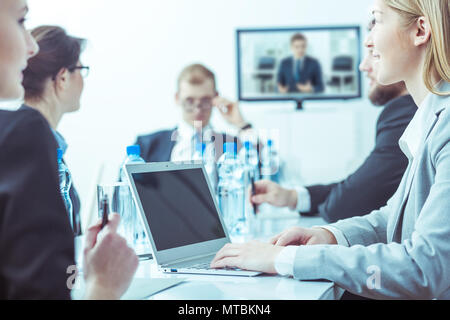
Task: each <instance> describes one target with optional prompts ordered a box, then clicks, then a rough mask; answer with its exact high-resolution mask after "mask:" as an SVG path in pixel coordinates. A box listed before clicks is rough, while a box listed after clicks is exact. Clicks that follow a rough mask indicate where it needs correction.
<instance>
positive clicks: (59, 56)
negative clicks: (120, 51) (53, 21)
mask: <svg viewBox="0 0 450 320" xmlns="http://www.w3.org/2000/svg"><path fill="white" fill-rule="evenodd" d="M31 35H32V36H33V38H34V39H35V40H36V42H37V44H38V46H39V52H38V54H37V55H36V56H34V57H32V58H31V59H29V60H28V67H27V68H26V69H25V71H24V74H23V87H24V88H25V99H40V98H42V95H43V93H44V89H45V81H46V80H48V79H49V78H53V77H55V76H56V75H57V74H58V72H59V71H60V70H61V69H63V68H72V67H75V66H76V64H77V63H78V61H79V60H80V55H81V53H82V51H83V49H84V47H85V44H86V40H85V39H81V38H75V37H71V36H69V35H68V34H67V32H66V31H65V30H64V29H63V28H61V27H58V26H40V27H37V28H35V29H33V30H32V31H31Z"/></svg>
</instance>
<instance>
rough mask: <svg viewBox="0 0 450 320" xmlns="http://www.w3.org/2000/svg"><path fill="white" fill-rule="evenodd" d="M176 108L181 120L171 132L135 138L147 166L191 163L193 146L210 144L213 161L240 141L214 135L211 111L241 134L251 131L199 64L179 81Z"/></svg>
mask: <svg viewBox="0 0 450 320" xmlns="http://www.w3.org/2000/svg"><path fill="white" fill-rule="evenodd" d="M175 101H176V104H177V105H178V106H179V108H180V111H181V113H182V119H181V121H180V122H179V123H178V125H177V127H176V128H175V129H172V130H165V131H158V132H156V133H152V134H149V135H145V136H140V137H138V138H137V141H136V144H138V145H140V147H141V156H142V158H143V159H144V160H145V161H146V162H161V161H190V160H192V159H193V157H194V153H195V152H196V145H198V144H200V143H205V144H209V143H213V145H214V147H215V155H216V160H218V159H219V158H220V156H221V155H222V153H223V143H224V142H236V144H237V147H238V150H239V148H240V146H241V144H240V142H239V139H238V138H236V137H232V136H229V135H226V134H222V133H217V132H215V131H214V129H213V128H212V127H211V124H210V118H211V115H212V112H213V109H217V110H219V112H220V114H221V115H222V116H223V118H224V119H225V120H226V121H227V122H228V123H230V124H232V125H233V126H235V127H236V128H238V129H239V132H240V133H244V132H246V131H247V130H249V129H250V128H251V125H250V124H249V123H248V122H246V121H245V120H244V118H243V116H242V114H241V112H240V110H239V105H238V103H236V102H231V101H229V100H227V99H225V98H222V97H220V96H219V94H218V92H217V89H216V81H215V76H214V74H213V72H212V71H211V70H209V69H208V68H206V67H205V66H203V65H200V64H193V65H189V66H187V67H186V68H184V69H183V71H182V72H181V73H180V75H179V77H178V88H177V93H176V95H175Z"/></svg>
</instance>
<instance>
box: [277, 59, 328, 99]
mask: <svg viewBox="0 0 450 320" xmlns="http://www.w3.org/2000/svg"><path fill="white" fill-rule="evenodd" d="M294 64H295V59H294V57H288V58H285V59H283V60H282V61H281V63H280V67H279V69H278V76H277V83H278V84H280V85H282V86H284V87H288V92H289V93H300V91H299V90H298V87H297V84H298V83H300V84H302V85H305V84H307V83H308V82H311V85H312V86H313V88H314V93H321V92H323V91H324V90H325V87H324V83H323V76H322V68H321V66H320V63H319V61H317V60H316V59H314V58H312V57H309V56H305V57H304V58H303V61H302V64H301V68H300V71H299V80H298V81H296V79H295V75H294V71H295V68H294Z"/></svg>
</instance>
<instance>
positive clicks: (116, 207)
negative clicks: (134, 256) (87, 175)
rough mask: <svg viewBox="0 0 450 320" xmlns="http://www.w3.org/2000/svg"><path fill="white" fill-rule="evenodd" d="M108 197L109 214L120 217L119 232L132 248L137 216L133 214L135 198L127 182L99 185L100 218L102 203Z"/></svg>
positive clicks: (100, 215)
mask: <svg viewBox="0 0 450 320" xmlns="http://www.w3.org/2000/svg"><path fill="white" fill-rule="evenodd" d="M105 196H106V197H107V201H108V202H107V203H108V207H109V213H113V212H115V213H117V214H119V215H120V224H119V227H118V229H117V232H118V233H119V234H120V235H121V236H122V237H124V238H125V240H127V243H128V245H129V246H130V247H133V246H134V238H135V224H136V223H135V215H134V214H133V197H132V195H131V190H130V187H129V186H128V184H127V183H126V182H116V183H112V184H99V185H97V204H98V216H99V218H101V217H102V213H103V210H102V201H103V199H105Z"/></svg>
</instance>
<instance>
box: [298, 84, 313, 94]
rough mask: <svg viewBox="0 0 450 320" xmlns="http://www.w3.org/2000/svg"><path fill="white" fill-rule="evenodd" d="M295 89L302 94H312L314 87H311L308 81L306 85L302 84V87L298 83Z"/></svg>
mask: <svg viewBox="0 0 450 320" xmlns="http://www.w3.org/2000/svg"><path fill="white" fill-rule="evenodd" d="M297 88H298V90H299V91H300V92H302V93H312V92H314V87H313V86H312V85H311V82H310V81H308V83H307V84H304V85H302V84H300V83H298V84H297Z"/></svg>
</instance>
